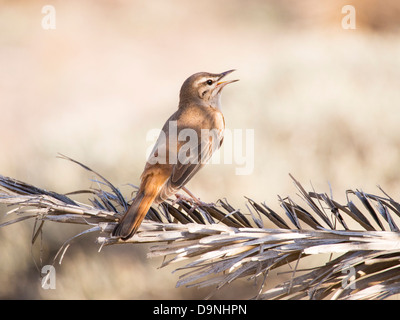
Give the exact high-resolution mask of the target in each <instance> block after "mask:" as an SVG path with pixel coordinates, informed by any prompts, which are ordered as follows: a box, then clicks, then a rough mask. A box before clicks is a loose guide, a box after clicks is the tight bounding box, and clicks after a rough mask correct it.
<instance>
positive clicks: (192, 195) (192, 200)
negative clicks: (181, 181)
mask: <svg viewBox="0 0 400 320" xmlns="http://www.w3.org/2000/svg"><path fill="white" fill-rule="evenodd" d="M182 190H183V191H185V192H186V193H187V194H188V195H189V196H190V198H189V199H190V200H191V201H188V199H187V198H186V199H185V200H186V201H188V202H192V203H193V204H195V205H197V206H198V207H201V206H204V207H213V206H214V204H213V203H206V202H203V201H201V200H200V199H199V198H197V197H196V196H195V195H194V194H193V193H191V192H190V191H189V189H188V188H186V187H182Z"/></svg>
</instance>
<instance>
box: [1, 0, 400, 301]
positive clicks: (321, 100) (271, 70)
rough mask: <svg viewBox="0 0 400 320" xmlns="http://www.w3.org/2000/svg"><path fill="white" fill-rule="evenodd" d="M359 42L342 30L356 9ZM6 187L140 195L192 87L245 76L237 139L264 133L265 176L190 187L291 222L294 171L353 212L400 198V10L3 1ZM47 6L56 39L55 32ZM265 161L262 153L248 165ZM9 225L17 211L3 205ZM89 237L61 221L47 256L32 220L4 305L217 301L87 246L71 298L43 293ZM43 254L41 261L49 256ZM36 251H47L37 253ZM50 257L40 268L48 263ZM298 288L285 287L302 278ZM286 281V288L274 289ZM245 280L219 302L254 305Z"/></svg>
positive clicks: (63, 276) (72, 276) (238, 97)
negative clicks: (357, 200) (200, 78)
mask: <svg viewBox="0 0 400 320" xmlns="http://www.w3.org/2000/svg"><path fill="white" fill-rule="evenodd" d="M346 4H352V5H353V6H354V7H355V9H356V27H357V28H356V29H355V30H346V29H343V28H342V19H343V17H344V16H345V14H343V13H342V7H343V6H344V5H346ZM0 5H1V10H0V70H1V72H0V112H1V113H0V115H1V116H0V174H2V175H5V176H11V177H14V178H17V179H19V180H23V181H26V182H29V183H31V184H34V185H36V186H39V187H42V188H45V189H50V190H54V191H57V192H60V193H64V192H69V191H73V190H78V189H84V188H88V187H90V186H91V185H92V182H91V181H90V179H91V178H93V176H91V175H90V174H87V173H86V172H84V170H82V169H81V168H79V167H78V166H76V165H74V164H72V163H69V162H67V161H64V160H61V159H57V158H56V156H57V153H62V154H65V155H68V156H69V157H72V158H74V159H76V160H79V161H81V162H83V163H85V164H86V165H88V166H90V167H91V168H93V169H95V170H97V171H98V172H100V173H102V174H103V175H104V176H105V177H107V178H108V179H109V180H110V181H112V182H113V183H114V185H116V186H119V187H121V188H122V189H123V190H126V193H125V194H126V196H129V189H124V185H126V184H127V183H133V184H137V183H138V181H139V176H140V173H141V171H142V169H143V167H144V163H145V151H146V149H147V148H148V147H149V145H150V144H149V142H148V141H146V134H147V132H148V131H149V130H150V129H154V128H160V127H161V126H162V125H163V124H164V122H165V120H166V119H167V117H168V116H169V115H170V114H171V113H172V112H173V111H174V110H175V108H176V107H177V103H178V92H179V89H180V86H181V84H182V82H183V81H184V80H185V79H186V78H187V77H188V76H190V75H191V74H193V73H195V72H198V71H209V72H222V71H226V70H229V69H232V68H235V69H237V71H236V72H235V74H234V75H231V76H230V78H231V79H233V78H239V79H240V82H238V83H235V84H233V85H231V86H229V87H227V88H226V89H225V90H224V93H223V108H224V114H225V120H226V125H227V128H229V129H231V130H233V129H241V130H245V129H254V133H255V141H254V146H255V153H254V171H253V172H252V174H250V175H244V176H239V175H235V168H236V167H237V166H238V164H235V163H233V164H230V165H228V164H223V163H222V164H211V165H209V166H207V167H206V168H205V169H203V170H202V171H201V172H200V173H199V174H198V175H197V176H196V177H195V178H194V179H193V180H192V181H191V182H190V184H189V185H188V187H189V189H191V191H193V192H194V193H195V194H196V195H198V197H200V198H201V199H202V200H204V201H207V202H211V201H216V200H217V199H219V198H221V197H226V198H227V199H228V201H229V202H230V203H232V204H233V205H234V206H235V207H240V208H242V209H243V210H242V211H243V213H247V209H246V207H245V199H244V196H248V197H251V198H252V199H254V200H256V201H259V202H262V201H266V202H267V203H268V204H269V205H270V206H271V207H272V208H274V209H276V210H279V205H278V201H277V195H278V194H279V195H281V196H286V195H291V196H292V197H293V198H294V199H296V189H295V188H294V186H293V184H292V182H291V180H290V179H289V176H288V173H292V174H293V175H294V176H295V177H296V178H297V179H298V180H299V181H301V182H302V183H303V185H304V186H306V187H307V188H309V187H310V181H311V182H312V185H313V186H314V188H315V189H317V190H319V191H325V192H329V186H328V183H330V184H331V186H332V192H333V196H334V197H335V198H337V199H338V200H340V201H342V200H343V199H344V198H345V197H344V195H345V190H346V189H348V188H360V189H363V190H364V191H368V192H371V193H375V192H376V193H378V192H379V191H378V190H377V187H376V186H377V185H381V186H382V187H383V188H384V189H385V191H387V192H388V193H389V194H391V195H392V196H393V197H394V198H396V197H397V199H398V198H399V196H398V194H399V191H400V187H399V183H398V181H399V177H400V172H399V164H400V148H399V147H400V126H399V123H400V112H399V101H400V90H399V88H400V41H399V28H400V5H399V4H398V1H395V0H392V1H385V4H384V5H383V4H381V3H380V2H379V1H373V0H369V1H367V0H362V1H361V0H357V1H351V2H345V1H336V0H335V1H333V0H332V1H325V2H324V3H323V4H322V3H321V2H320V1H317V0H307V1H301V2H300V1H294V0H293V1H290V0H286V1H261V0H260V1H255V0H252V1H239V0H234V1H232V0H229V1H228V0H224V1H211V0H210V1H209V0H205V1H201V2H194V1H190V2H189V1H184V0H175V1H161V0H157V1H123V0H120V1H115V0H114V1H111V0H102V1H98V0H96V1H95V0H93V1H75V0H74V1H32V0H29V1H27V0H26V1H22V0H20V1H0ZM45 5H52V6H54V8H55V10H56V29H55V30H45V29H43V28H42V19H43V18H44V16H45V14H43V13H42V12H41V10H42V7H43V6H45ZM249 156H250V155H249ZM0 210H1V220H0V221H2V220H4V213H5V212H6V208H4V207H0ZM80 230H82V227H79V226H69V227H66V226H59V225H54V224H47V225H46V226H45V229H44V234H43V241H42V248H40V246H38V245H36V246H35V247H34V248H33V250H31V247H30V239H31V233H32V223H29V222H27V223H21V224H19V225H13V226H10V227H7V228H3V229H1V230H0V260H1V263H0V298H21V299H23V298H39V299H40V298H49V299H69V298H74V299H95V298H99V299H102V298H108V299H114V298H115V299H116V298H132V299H162V298H168V299H183V298H187V299H191V298H204V297H205V296H206V295H207V294H208V293H209V292H210V291H211V288H206V289H202V290H197V289H187V288H179V289H175V283H176V281H177V280H178V274H176V273H174V274H171V271H172V270H173V269H172V268H166V269H158V266H159V265H160V263H161V260H157V259H152V260H150V259H147V258H146V253H147V247H146V246H140V245H126V246H118V247H116V246H114V247H110V248H104V249H103V250H102V251H101V252H100V253H98V252H97V250H98V246H97V245H96V244H95V243H94V240H95V236H94V235H93V236H85V237H83V238H81V239H80V240H78V241H76V242H75V243H74V244H73V245H72V246H71V248H70V249H69V251H68V252H67V254H66V256H65V258H64V261H63V263H62V265H61V266H60V265H57V267H56V271H57V288H56V290H43V289H42V288H41V287H40V278H39V276H40V274H39V272H38V271H37V269H36V267H35V262H34V259H33V257H34V258H35V260H36V262H37V263H38V264H40V263H42V264H48V263H51V262H52V259H53V257H54V255H55V253H56V251H57V250H58V248H59V247H60V246H61V245H62V243H63V242H64V241H66V240H67V239H68V238H69V237H71V236H73V235H74V234H76V233H77V232H78V231H80ZM40 250H41V251H42V253H41V252H40ZM31 251H33V253H32V252H31ZM40 259H41V261H40ZM289 276H290V275H283V278H285V277H286V278H287V277H289ZM270 279H271V280H270V281H271V282H270V283H272V284H273V283H274V281H276V282H279V281H280V280H281V279H282V278H280V277H275V278H270ZM259 284H260V283H257V284H254V282H246V281H245V280H243V281H238V282H237V283H236V284H234V285H233V287H234V288H235V290H231V289H230V290H226V289H225V290H222V291H221V292H218V293H217V294H216V295H215V296H214V298H225V299H231V298H246V297H250V296H254V295H255V294H256V293H257V289H258V286H259Z"/></svg>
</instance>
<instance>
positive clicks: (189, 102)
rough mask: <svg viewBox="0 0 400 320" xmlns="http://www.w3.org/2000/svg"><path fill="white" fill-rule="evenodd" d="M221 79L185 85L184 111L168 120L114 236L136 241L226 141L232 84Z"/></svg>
mask: <svg viewBox="0 0 400 320" xmlns="http://www.w3.org/2000/svg"><path fill="white" fill-rule="evenodd" d="M233 71H235V70H229V71H226V72H222V73H219V74H213V73H207V72H199V73H196V74H194V75H192V76H190V77H189V78H188V79H186V81H185V82H184V83H183V85H182V88H181V91H180V96H179V98H180V100H179V106H178V110H177V111H176V112H175V113H174V114H173V115H172V116H171V117H170V118H169V119H168V120H167V122H166V123H165V125H164V127H163V128H162V131H161V133H160V136H159V137H158V139H157V142H156V144H155V146H154V148H153V151H152V153H151V154H150V156H149V158H148V160H147V163H146V166H145V168H144V171H143V173H142V175H141V183H140V187H139V191H138V192H137V195H136V197H135V199H134V200H133V202H132V204H131V205H130V207H129V209H128V210H127V212H126V213H125V215H124V216H123V218H122V219H121V221H120V222H119V224H118V225H117V226H116V227H115V229H114V231H113V236H115V237H121V238H122V239H123V240H126V239H128V238H130V237H131V236H132V235H133V234H134V233H135V232H136V231H137V229H138V228H139V226H140V224H141V223H142V221H143V219H144V217H145V216H146V214H147V212H148V210H149V208H150V206H151V205H152V204H153V203H155V204H159V203H161V202H163V201H164V200H166V199H168V198H169V197H170V196H172V195H174V194H176V193H177V192H178V191H179V190H180V189H181V188H183V187H184V185H185V184H186V183H187V182H188V181H189V180H190V179H191V178H192V177H193V176H194V175H195V174H196V173H197V171H199V170H200V169H201V168H202V167H203V166H204V164H205V163H206V162H207V161H208V160H209V159H210V158H211V156H212V154H213V152H214V151H215V150H217V149H218V148H219V147H220V146H221V144H222V141H223V137H224V129H225V121H224V116H223V115H222V111H221V91H222V89H223V88H224V87H225V86H226V85H227V84H229V83H232V82H235V81H238V80H231V81H221V79H222V78H224V77H225V76H226V75H227V74H229V73H231V72H233Z"/></svg>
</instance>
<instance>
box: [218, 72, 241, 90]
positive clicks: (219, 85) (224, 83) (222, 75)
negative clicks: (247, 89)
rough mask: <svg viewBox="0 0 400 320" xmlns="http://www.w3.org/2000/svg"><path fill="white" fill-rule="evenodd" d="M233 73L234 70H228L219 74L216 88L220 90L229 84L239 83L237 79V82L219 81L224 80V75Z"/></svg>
mask: <svg viewBox="0 0 400 320" xmlns="http://www.w3.org/2000/svg"><path fill="white" fill-rule="evenodd" d="M233 71H235V69H232V70H228V71H225V72H222V73H220V77H219V78H218V83H217V86H218V87H221V89H222V88H223V87H225V86H226V85H227V84H230V83H233V82H236V81H239V79H237V80H228V81H220V80H221V79H222V78H224V77H225V76H226V75H228V74H230V73H232V72H233Z"/></svg>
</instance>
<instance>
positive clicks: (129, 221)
mask: <svg viewBox="0 0 400 320" xmlns="http://www.w3.org/2000/svg"><path fill="white" fill-rule="evenodd" d="M145 189H146V188H145ZM156 196H157V193H156V192H145V191H141V190H139V192H138V193H137V195H136V198H135V199H134V200H133V202H132V204H131V206H130V207H129V209H128V211H127V212H126V213H125V215H124V216H123V218H122V219H121V221H120V223H119V224H118V225H117V226H116V227H115V229H114V230H113V233H112V235H113V236H114V237H120V238H122V240H126V239H128V238H130V237H132V236H133V235H134V234H135V232H136V231H137V230H138V229H139V226H140V224H141V223H142V221H143V219H144V217H145V216H146V214H147V212H148V211H149V209H150V206H151V204H152V203H153V201H154V199H155V198H156Z"/></svg>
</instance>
